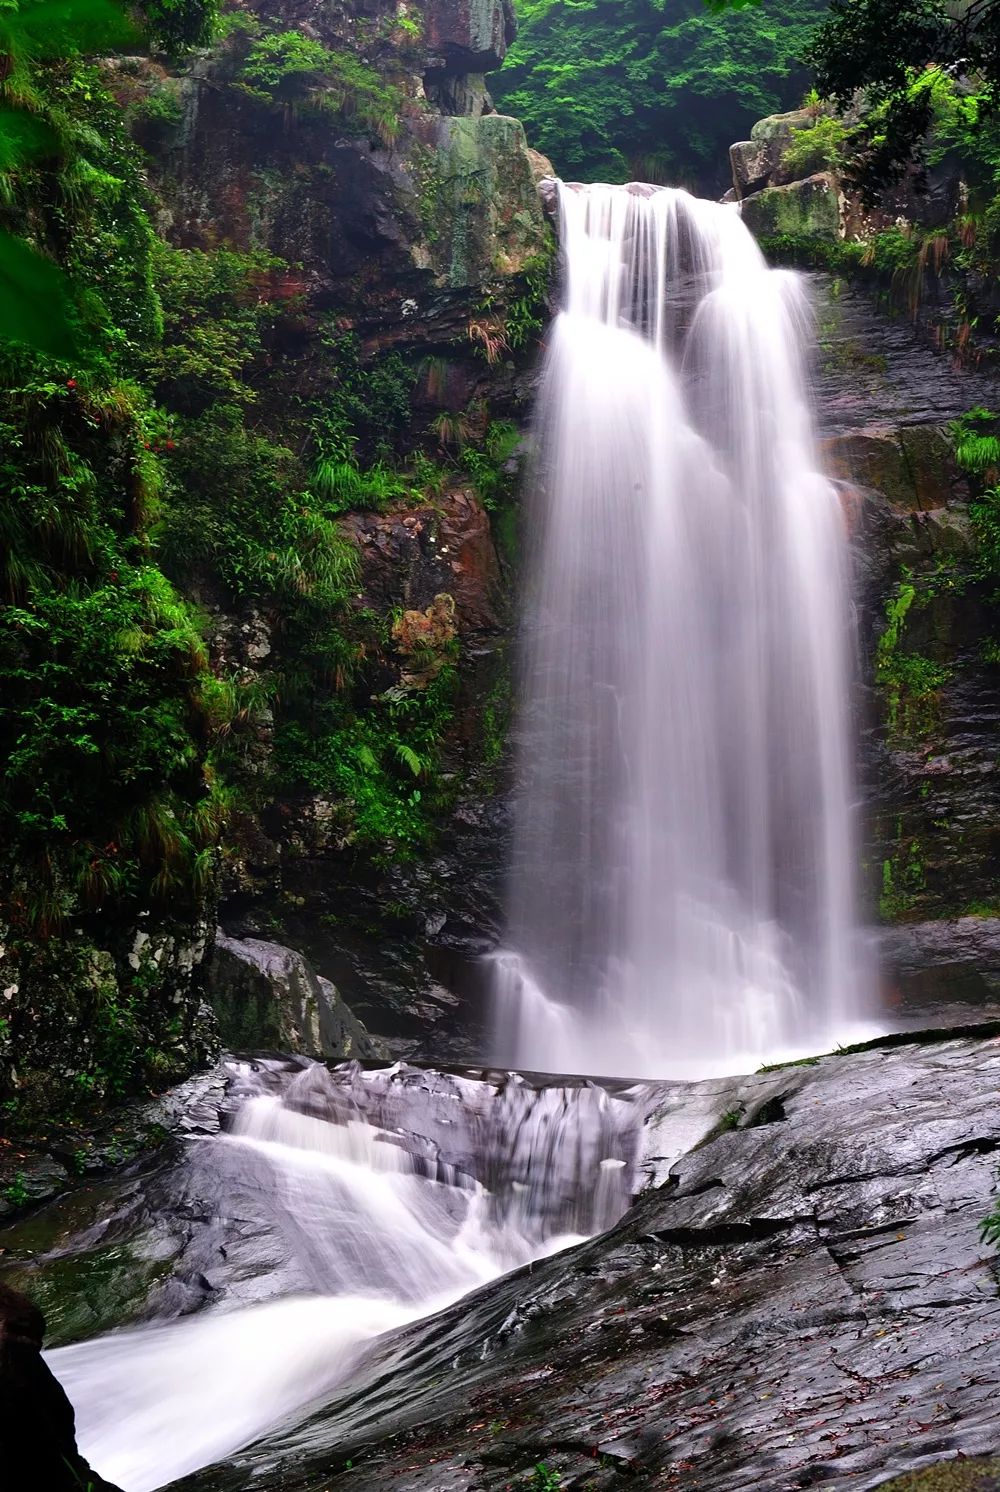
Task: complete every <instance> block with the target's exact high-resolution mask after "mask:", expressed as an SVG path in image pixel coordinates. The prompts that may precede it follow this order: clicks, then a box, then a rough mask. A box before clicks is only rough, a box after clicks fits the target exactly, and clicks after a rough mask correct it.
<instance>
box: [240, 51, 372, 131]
mask: <svg viewBox="0 0 1000 1492" xmlns="http://www.w3.org/2000/svg"><path fill="white" fill-rule="evenodd" d="M243 77H244V78H245V79H246V82H247V84H248V85H249V88H250V90H251V91H252V92H257V93H258V94H261V95H263V96H264V97H267V98H276V99H285V100H286V101H294V100H295V99H305V98H308V99H309V100H310V101H311V102H312V103H313V104H314V105H316V106H317V107H320V108H324V109H332V110H335V111H336V112H338V113H340V114H342V115H343V116H344V117H345V118H347V119H356V120H357V121H358V123H359V124H360V125H361V126H362V127H363V128H365V129H367V130H371V131H372V132H373V133H374V134H375V135H376V136H377V137H378V139H380V140H381V141H382V142H383V143H384V144H387V145H389V144H391V143H392V141H393V140H394V139H395V138H396V136H397V134H398V133H399V113H400V109H401V107H402V94H401V93H400V91H399V89H398V88H397V87H396V86H395V84H393V83H388V82H386V80H385V79H384V78H382V77H381V76H380V74H379V73H377V72H376V71H375V69H374V68H371V67H368V66H367V65H366V64H365V63H363V62H361V61H360V59H359V58H357V57H354V56H352V55H351V53H349V52H333V51H331V50H330V48H329V47H326V46H324V45H323V43H322V42H320V41H316V40H315V39H314V38H313V37H310V36H305V35H303V33H302V32H301V31H278V32H273V33H272V34H271V35H269V36H264V37H261V39H260V40H259V41H255V42H254V44H253V45H252V47H251V48H250V51H249V53H248V54H247V58H246V61H245V62H244V64H243Z"/></svg>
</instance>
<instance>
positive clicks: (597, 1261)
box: [181, 1041, 1000, 1492]
mask: <svg viewBox="0 0 1000 1492" xmlns="http://www.w3.org/2000/svg"><path fill="white" fill-rule="evenodd" d="M998 1079H1000V1048H998V1047H997V1046H996V1045H995V1043H993V1042H982V1041H980V1042H975V1041H964V1042H952V1043H947V1044H943V1045H938V1046H929V1047H925V1048H920V1047H913V1046H911V1047H904V1048H900V1049H897V1050H894V1051H875V1052H869V1053H864V1054H860V1055H857V1056H849V1057H841V1058H826V1059H823V1060H822V1061H821V1062H819V1063H818V1065H816V1066H812V1067H792V1068H786V1069H784V1070H782V1071H778V1072H774V1073H770V1074H761V1075H758V1076H757V1077H754V1078H749V1079H745V1080H742V1081H741V1080H732V1081H731V1082H729V1083H728V1084H727V1083H717V1084H715V1085H714V1087H715V1089H716V1090H717V1100H718V1101H719V1102H720V1103H725V1105H726V1108H727V1122H726V1125H725V1127H724V1128H723V1132H721V1133H719V1134H718V1135H717V1137H716V1138H715V1139H713V1140H711V1141H710V1142H709V1143H707V1144H704V1145H702V1146H701V1147H700V1148H698V1149H695V1150H693V1151H690V1152H689V1153H688V1154H686V1155H685V1156H683V1157H682V1158H681V1159H680V1160H679V1161H678V1162H677V1163H676V1164H674V1165H673V1166H672V1168H671V1177H670V1181H669V1183H668V1184H666V1185H664V1186H661V1187H660V1188H659V1189H657V1190H654V1191H651V1192H647V1193H646V1194H645V1195H643V1196H642V1197H641V1198H640V1199H639V1201H638V1203H637V1204H636V1206H635V1207H634V1208H633V1209H632V1211H631V1212H630V1213H629V1214H627V1216H626V1217H625V1218H624V1219H623V1220H622V1222H621V1223H620V1224H619V1225H618V1226H617V1227H616V1228H615V1229H613V1230H612V1231H611V1233H610V1234H607V1235H605V1236H604V1237H602V1238H598V1239H595V1240H594V1241H592V1242H591V1243H588V1244H585V1245H583V1246H582V1247H580V1248H577V1249H574V1250H572V1251H570V1252H569V1253H566V1254H563V1255H559V1256H555V1257H554V1258H551V1259H549V1260H546V1261H544V1262H542V1263H536V1264H534V1265H533V1266H532V1267H531V1269H530V1270H525V1271H522V1272H520V1273H518V1274H516V1275H514V1276H512V1277H509V1278H507V1279H505V1280H503V1281H500V1282H498V1283H497V1284H495V1285H493V1286H489V1287H487V1288H486V1289H484V1290H482V1291H480V1292H478V1293H477V1294H476V1295H474V1296H472V1297H469V1298H467V1299H466V1300H464V1301H463V1302H461V1303H460V1305H459V1306H457V1307H455V1308H453V1309H452V1310H450V1311H448V1312H446V1313H444V1315H443V1316H441V1317H438V1318H435V1320H434V1321H433V1322H427V1323H423V1324H420V1323H418V1324H417V1325H416V1326H413V1327H410V1328H407V1329H406V1330H404V1331H403V1332H401V1333H399V1334H396V1335H394V1336H392V1337H389V1338H386V1339H384V1340H383V1342H382V1343H380V1344H379V1346H378V1347H377V1348H376V1349H375V1350H374V1352H373V1354H372V1357H371V1359H370V1361H369V1363H368V1364H367V1365H366V1366H365V1367H364V1368H363V1370H362V1372H361V1374H360V1375H359V1379H358V1380H357V1381H356V1382H355V1383H354V1384H353V1385H352V1386H351V1388H350V1389H349V1391H348V1392H347V1393H345V1394H343V1395H342V1396H341V1397H340V1398H338V1400H337V1401H336V1402H335V1403H332V1404H331V1405H330V1406H329V1407H328V1408H326V1409H323V1410H320V1411H318V1412H317V1413H316V1414H315V1415H314V1416H313V1417H312V1419H311V1420H309V1421H308V1422H307V1423H306V1424H305V1425H304V1426H302V1427H301V1428H294V1427H293V1428H290V1429H288V1430H286V1431H285V1432H284V1433H282V1434H278V1435H276V1436H274V1437H273V1438H271V1439H270V1440H269V1441H267V1442H264V1443H263V1444H261V1445H259V1446H256V1447H251V1448H249V1449H248V1450H246V1451H242V1452H239V1453H237V1455H236V1456H235V1457H234V1458H233V1460H232V1462H231V1463H230V1464H228V1465H227V1466H225V1467H217V1468H214V1469H212V1470H211V1471H207V1472H205V1473H203V1474H201V1475H200V1476H196V1477H192V1478H189V1479H187V1480H186V1481H185V1482H184V1483H182V1484H181V1485H183V1486H184V1488H185V1489H192V1492H193V1489H195V1488H199V1489H200V1488H204V1489H206V1492H207V1489H208V1488H211V1489H212V1492H237V1489H239V1492H243V1489H249V1488H251V1487H252V1488H254V1489H259V1492H269V1489H272V1488H273V1489H275V1492H277V1489H278V1488H281V1489H282V1492H319V1489H321V1488H323V1489H326V1488H336V1487H339V1486H341V1485H343V1486H345V1487H347V1486H350V1487H353V1488H362V1489H365V1488H371V1489H373V1492H374V1489H382V1488H384V1487H386V1486H387V1485H396V1484H397V1483H398V1485H400V1486H403V1487H406V1488H407V1489H409V1492H444V1489H450V1488H453V1487H454V1488H459V1487H463V1488H464V1487H469V1486H475V1487H478V1488H482V1489H484V1492H500V1489H503V1488H506V1487H509V1486H510V1485H512V1484H513V1485H520V1484H521V1481H522V1480H525V1481H526V1480H527V1478H529V1477H530V1476H531V1474H532V1472H533V1470H534V1468H535V1467H536V1466H537V1465H538V1464H539V1463H540V1462H544V1463H545V1464H546V1466H547V1467H549V1468H550V1469H551V1470H552V1471H553V1472H555V1473H557V1474H559V1475H560V1476H561V1477H562V1479H563V1481H562V1485H564V1486H574V1485H575V1486H579V1487H581V1488H583V1487H587V1486H591V1487H596V1488H599V1489H601V1488H610V1487H613V1486H617V1485H618V1483H619V1481H620V1480H621V1479H622V1478H623V1477H626V1476H629V1477H631V1478H633V1479H634V1481H635V1483H636V1484H637V1485H642V1486H650V1487H651V1486H654V1485H655V1486H657V1487H659V1486H663V1487H668V1488H669V1487H675V1488H677V1489H687V1488H693V1487H695V1486H697V1487H698V1488H699V1489H702V1492H732V1489H733V1488H736V1487H761V1488H764V1487H766V1488H768V1489H772V1488H773V1489H774V1492H792V1489H795V1488H800V1487H807V1486H814V1485H821V1484H824V1483H829V1484H830V1485H835V1486H836V1487H838V1488H842V1489H845V1492H846V1489H858V1492H860V1489H868V1488H874V1487H877V1486H879V1485H880V1484H882V1483H883V1482H885V1481H886V1479H888V1478H890V1477H892V1476H893V1475H898V1474H901V1473H904V1472H906V1471H907V1470H909V1469H910V1468H913V1467H917V1466H920V1465H923V1464H926V1463H927V1461H928V1460H929V1459H932V1458H936V1459H940V1458H943V1457H949V1456H954V1455H955V1454H956V1453H963V1454H967V1455H975V1454H982V1453H985V1452H988V1451H989V1450H990V1449H991V1448H992V1447H994V1446H995V1445H996V1444H997V1442H998V1440H1000V1405H998V1402H997V1398H996V1392H995V1386H994V1384H995V1371H994V1369H995V1353H996V1339H997V1333H998V1331H1000V1295H998V1288H997V1262H996V1257H995V1254H994V1251H993V1250H992V1249H991V1248H989V1247H987V1246H984V1245H983V1244H982V1243H981V1242H980V1238H979V1222H980V1219H981V1218H982V1217H983V1216H984V1214H985V1213H986V1212H987V1211H988V1210H989V1209H990V1207H991V1206H992V1203H993V1199H994V1197H995V1193H996V1187H997V1159H998V1155H1000V1109H998V1108H997V1105H996V1102H995V1094H996V1087H997V1082H998ZM710 1086H713V1085H706V1084H702V1085H697V1091H699V1092H700V1091H701V1090H702V1089H706V1088H708V1087H710ZM346 1460H350V1461H351V1463H352V1466H351V1470H350V1471H344V1470H342V1468H343V1466H344V1463H345V1461H346Z"/></svg>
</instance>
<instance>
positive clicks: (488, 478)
mask: <svg viewBox="0 0 1000 1492" xmlns="http://www.w3.org/2000/svg"><path fill="white" fill-rule="evenodd" d="M520 444H521V432H520V430H518V428H517V426H516V425H513V424H511V423H510V421H509V420H492V421H491V422H490V424H489V425H487V427H486V433H485V435H484V436H483V438H482V440H481V441H479V442H478V443H476V444H469V445H467V446H466V447H465V449H464V450H463V451H462V454H461V457H460V464H461V466H462V467H463V468H464V469H465V470H466V471H467V472H468V474H469V476H470V477H471V478H472V481H473V484H474V485H475V488H476V491H477V493H478V494H479V497H480V499H481V500H482V504H483V507H484V508H486V509H487V511H488V512H493V511H495V510H496V509H497V507H498V506H499V505H500V503H501V502H502V501H503V499H504V498H509V497H511V496H513V488H514V484H515V480H516V478H515V477H514V475H513V474H512V473H511V472H510V471H508V470H507V468H508V466H509V465H510V463H511V461H512V459H513V457H514V454H515V452H516V450H517V448H518V446H519V445H520Z"/></svg>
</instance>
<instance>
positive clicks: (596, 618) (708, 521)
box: [494, 183, 867, 1076]
mask: <svg viewBox="0 0 1000 1492" xmlns="http://www.w3.org/2000/svg"><path fill="white" fill-rule="evenodd" d="M558 193H559V208H560V217H561V242H562V248H563V252H564V256H565V262H566V291H565V304H564V309H563V311H562V312H561V314H560V315H559V316H558V317H557V319H556V322H555V324H554V326H553V329H552V334H551V339H550V344H549V350H548V354H547V359H546V365H545V371H544V377H543V384H542V389H541V395H540V401H539V411H538V426H537V428H538V439H537V447H538V452H537V459H536V465H535V471H534V476H533V481H532V487H533V489H534V491H533V497H534V510H535V511H533V512H532V514H531V524H532V529H531V533H530V544H529V554H530V558H529V561H528V576H527V582H526V584H527V600H526V616H527V622H526V629H525V632H526V635H525V641H524V647H523V660H522V705H521V726H520V741H519V754H520V773H519V784H520V786H519V794H518V803H517V809H516V821H515V837H514V849H513V857H512V869H511V878H510V891H509V938H508V950H507V951H504V952H501V953H499V954H498V955H496V957H495V969H494V973H495V979H494V987H495V995H496V1046H497V1050H496V1052H495V1056H496V1057H497V1059H498V1060H500V1061H502V1062H504V1063H507V1062H510V1063H513V1064H515V1065H520V1066H533V1067H536V1068H543V1069H548V1070H558V1071H567V1070H572V1069H576V1070H581V1071H591V1072H595V1071H596V1072H604V1073H607V1072H618V1073H628V1074H631V1075H638V1076H653V1075H663V1074H665V1073H671V1072H673V1073H677V1072H684V1071H699V1072H704V1071H706V1070H708V1069H710V1068H711V1067H726V1066H728V1067H729V1068H730V1069H732V1068H733V1067H734V1066H739V1065H740V1064H741V1063H744V1064H745V1063H746V1062H747V1061H753V1060H755V1059H756V1060H757V1061H759V1060H760V1057H761V1055H763V1054H771V1053H775V1052H779V1051H783V1050H787V1049H789V1048H795V1047H801V1046H802V1045H803V1044H806V1043H813V1045H814V1046H815V1045H816V1044H818V1043H820V1042H822V1041H823V1040H824V1039H828V1037H829V1035H830V1033H832V1032H833V1031H834V1030H840V1029H842V1028H843V1027H844V1025H845V1023H847V1022H851V1021H852V1020H854V1019H856V1018H858V1017H860V1016H861V1015H862V1014H863V1012H864V1006H865V996H866V985H867V979H866V974H865V970H864V962H865V961H864V957H863V955H862V953H861V952H860V945H859V939H858V937H857V935H856V930H855V888H854V877H855V871H854V866H855V850H854V844H853V835H852V831H851V805H852V797H853V786H852V772H851V752H850V737H849V729H848V689H849V677H850V667H849V656H850V648H849V635H850V620H849V610H848V587H847V577H846V538H845V532H844V521H843V517H842V513H841V510H840V504H839V501H838V497H837V493H836V491H835V489H834V488H833V487H832V485H831V484H830V483H829V482H828V481H827V480H826V479H825V478H824V476H823V475H822V474H821V471H820V469H819V463H818V460H817V456H816V453H815V449H814V441H813V432H812V422H811V416H810V410H809V405H808V398H807V393H806V387H807V381H806V372H805V367H804V362H803V348H804V345H805V341H806V334H807V331H808V325H809V308H808V303H807V301H806V299H805V296H804V293H803V290H802V287H801V283H800V281H799V278H798V277H797V276H795V275H793V274H790V273H787V272H780V271H772V270H769V269H768V267H767V265H766V263H765V261H764V259H763V257H762V255H761V253H760V251H759V250H758V248H757V246H756V244H755V243H754V241H753V239H752V237H751V235H750V234H749V232H748V231H747V229H746V228H745V227H744V226H743V224H742V222H741V221H740V218H739V215H738V212H737V210H736V209H735V208H733V207H727V206H723V205H719V204H715V203H710V202H702V201H699V200H697V199H695V198H692V197H690V196H689V195H688V194H687V193H686V192H683V191H677V190H672V189H658V188H653V187H645V186H637V185H632V186H628V187H610V186H589V187H580V186H566V185H563V184H561V183H560V184H558Z"/></svg>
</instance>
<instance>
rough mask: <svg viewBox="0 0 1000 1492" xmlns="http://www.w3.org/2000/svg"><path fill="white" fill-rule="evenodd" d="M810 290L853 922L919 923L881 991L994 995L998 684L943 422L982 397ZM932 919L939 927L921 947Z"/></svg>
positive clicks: (918, 350)
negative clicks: (847, 721) (848, 580)
mask: <svg viewBox="0 0 1000 1492" xmlns="http://www.w3.org/2000/svg"><path fill="white" fill-rule="evenodd" d="M812 285H813V291H814V303H815V307H816V317H817V333H818V344H819V345H818V356H817V364H816V368H815V370H814V384H815V387H816V396H817V411H818V417H819V423H820V433H821V435H822V436H823V440H822V452H823V457H824V460H825V463H826V466H827V469H828V470H829V471H830V473H831V475H832V476H833V477H834V478H835V479H836V480H838V481H839V482H840V483H841V484H842V488H843V490H844V494H845V506H846V509H847V516H848V522H849V525H850V528H851V532H852V537H853V559H854V567H855V580H856V593H857V597H858V603H859V604H858V611H857V627H858V638H857V640H858V651H859V655H860V661H861V673H862V680H863V687H862V691H861V693H860V695H859V698H858V702H857V718H858V722H859V726H860V729H861V733H862V784H863V788H864V813H863V831H862V842H863V849H864V860H865V879H866V914H867V916H868V918H869V919H870V920H872V921H875V920H881V921H882V922H884V923H890V924H894V923H913V924H916V926H915V927H914V937H913V938H911V939H910V941H909V943H908V944H907V946H906V948H905V951H904V950H903V949H902V944H900V946H899V947H897V945H896V944H895V943H894V942H893V940H892V939H891V938H890V939H889V940H888V942H887V959H886V966H885V991H884V993H885V996H886V999H887V1000H889V1001H890V1003H899V1002H902V1003H903V1004H906V1003H907V1002H909V1001H910V1000H913V1001H915V1002H916V1003H917V1004H925V1003H926V1002H927V1001H928V1000H933V999H936V1000H938V1001H939V1002H940V1001H944V1000H948V999H954V998H972V999H979V1000H984V1001H987V1000H989V1001H992V1000H993V999H994V998H995V994H994V991H993V989H992V984H991V979H990V973H989V970H990V966H991V964H992V963H993V961H994V958H995V955H994V953H993V951H992V946H991V938H992V933H991V928H992V927H993V926H995V923H993V922H992V921H991V914H993V913H995V911H996V907H995V904H994V903H995V894H996V893H995V887H996V885H997V877H998V874H1000V829H998V825H1000V766H998V752H997V742H998V739H1000V675H998V672H997V669H996V667H995V665H994V664H992V663H991V662H990V657H991V654H990V653H989V649H988V647H986V646H985V644H986V643H987V641H988V639H990V638H991V637H992V635H993V630H994V626H995V623H994V620H993V609H992V604H991V600H990V593H989V587H988V586H986V587H984V586H983V585H981V584H980V583H978V582H977V581H976V580H975V578H974V577H975V567H976V542H977V541H976V535H975V531H974V528H973V525H972V524H971V522H970V519H969V512H968V503H969V495H970V494H969V487H968V483H967V481H966V479H965V477H964V476H963V474H962V473H961V472H960V471H959V469H958V467H957V466H956V464H955V459H954V450H953V444H952V440H951V437H950V436H949V434H948V429H947V426H948V422H949V421H950V420H951V419H954V418H956V417H957V416H958V415H960V414H961V413H963V412H964V411H965V410H967V409H969V408H971V407H973V406H975V405H984V406H985V407H989V406H990V404H991V402H992V401H993V395H992V390H991V388H990V386H989V382H988V380H987V379H985V378H983V377H982V376H981V375H978V374H977V373H975V372H974V371H971V370H964V369H957V368H956V367H955V366H954V364H953V362H952V361H951V360H950V359H949V358H947V357H942V356H940V355H938V354H936V353H935V352H933V351H932V350H931V349H930V348H929V347H927V346H925V345H923V344H922V342H921V341H920V339H919V335H918V332H917V330H916V329H915V328H914V327H913V325H912V323H910V322H909V321H908V320H907V319H906V318H905V317H902V316H890V315H887V314H885V313H884V312H881V311H879V310H878V309H877V308H876V305H875V303H874V302H873V300H872V298H871V296H870V295H869V294H868V293H867V292H866V291H864V290H863V289H861V288H858V287H851V286H850V285H845V284H844V282H843V281H841V282H839V283H838V284H837V285H836V286H835V287H833V288H831V283H830V282H829V281H827V280H826V279H824V277H822V276H814V277H813V278H812ZM894 618H895V625H896V631H897V636H896V640H895V642H893V634H892V633H891V632H890V633H889V634H888V637H887V628H888V627H889V626H890V624H891V623H892V622H893V619H894ZM970 914H974V915H970ZM928 918H940V919H942V921H941V923H940V926H939V930H938V932H937V933H935V935H934V937H933V938H930V937H928V936H924V935H923V933H922V931H921V929H922V928H923V926H924V924H925V923H926V919H928ZM917 933H920V935H919V936H917ZM900 937H901V938H902V937H903V934H902V932H901V934H900ZM949 948H950V952H949V951H948V949H949ZM900 953H902V954H903V956H902V957H897V954H900ZM960 991H962V992H964V993H960Z"/></svg>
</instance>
